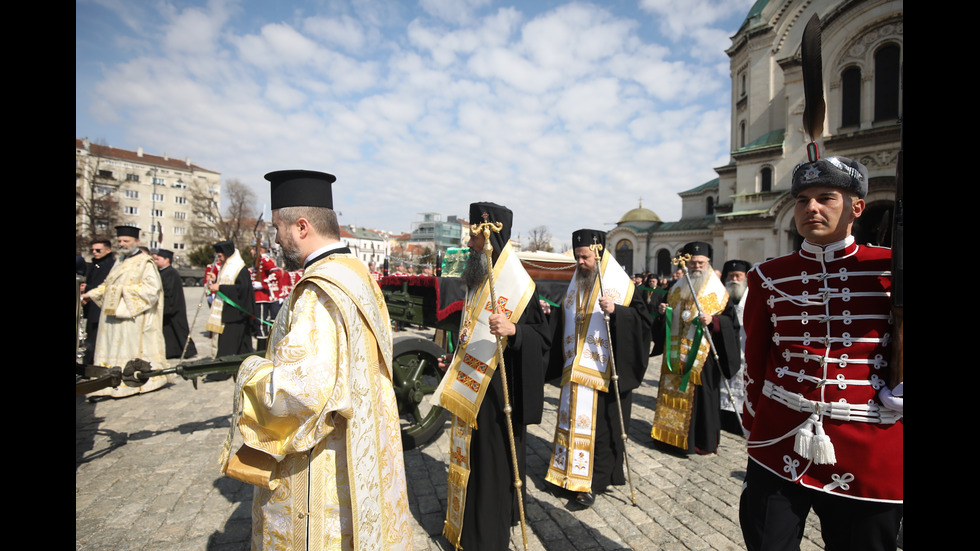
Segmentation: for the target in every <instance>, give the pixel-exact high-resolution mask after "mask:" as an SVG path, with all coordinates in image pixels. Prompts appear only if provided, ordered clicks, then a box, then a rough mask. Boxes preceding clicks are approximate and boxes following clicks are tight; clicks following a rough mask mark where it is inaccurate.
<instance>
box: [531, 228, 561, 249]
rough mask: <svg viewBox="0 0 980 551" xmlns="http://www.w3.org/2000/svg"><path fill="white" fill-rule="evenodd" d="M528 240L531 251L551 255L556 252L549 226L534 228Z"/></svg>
mask: <svg viewBox="0 0 980 551" xmlns="http://www.w3.org/2000/svg"><path fill="white" fill-rule="evenodd" d="M528 239H529V240H530V242H529V243H528V245H527V249H528V250H529V251H542V252H546V253H550V252H554V250H555V247H554V246H553V245H552V244H551V232H549V231H548V226H536V227H534V228H532V229H531V233H530V235H529V236H528Z"/></svg>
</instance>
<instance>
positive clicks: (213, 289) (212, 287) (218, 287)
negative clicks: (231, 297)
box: [208, 283, 221, 293]
mask: <svg viewBox="0 0 980 551" xmlns="http://www.w3.org/2000/svg"><path fill="white" fill-rule="evenodd" d="M208 290H210V291H211V292H212V293H217V292H218V291H220V290H221V285H218V284H217V283H212V284H211V285H208Z"/></svg>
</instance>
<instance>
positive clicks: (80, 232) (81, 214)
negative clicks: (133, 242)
mask: <svg viewBox="0 0 980 551" xmlns="http://www.w3.org/2000/svg"><path fill="white" fill-rule="evenodd" d="M102 142H104V140H99V141H98V142H96V143H90V142H88V140H85V141H84V145H85V150H86V151H87V152H88V155H81V156H77V157H76V159H75V216H76V218H77V219H78V224H76V226H75V228H76V234H75V241H76V243H75V245H76V247H77V248H79V250H81V248H82V247H84V246H85V245H88V244H89V243H90V242H91V241H92V240H93V239H98V238H111V237H114V233H113V228H115V227H116V226H117V225H119V224H120V223H122V222H124V219H123V215H122V210H121V209H120V208H119V201H118V199H116V197H115V193H116V192H118V191H119V186H120V185H121V184H122V182H121V181H120V180H118V179H117V178H116V177H115V175H114V174H113V173H112V171H111V170H105V163H104V160H105V156H104V154H105V151H106V149H107V148H106V145H105V144H104V143H102Z"/></svg>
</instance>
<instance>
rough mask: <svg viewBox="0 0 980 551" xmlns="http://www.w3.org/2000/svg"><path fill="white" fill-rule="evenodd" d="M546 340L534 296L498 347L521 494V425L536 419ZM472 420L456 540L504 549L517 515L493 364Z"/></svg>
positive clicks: (476, 546) (467, 545) (545, 324)
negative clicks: (503, 344) (514, 330)
mask: <svg viewBox="0 0 980 551" xmlns="http://www.w3.org/2000/svg"><path fill="white" fill-rule="evenodd" d="M550 344H551V339H550V332H549V330H548V321H547V320H546V319H545V316H544V312H543V311H542V310H541V305H540V304H539V303H538V300H537V297H536V296H535V297H534V298H533V299H531V301H530V302H529V303H528V305H527V307H526V308H525V309H524V313H523V314H522V315H521V317H520V319H519V320H518V321H517V334H516V335H513V336H511V337H508V339H507V347H506V348H505V349H504V362H505V366H506V368H507V386H508V388H509V389H510V392H511V399H510V404H511V408H512V410H513V411H512V412H511V421H512V424H513V427H514V440H515V442H516V445H517V446H516V447H517V464H518V467H519V468H520V472H521V482H522V486H521V490H522V493H523V494H524V495H525V496H526V494H527V484H523V482H524V480H525V470H526V469H525V458H526V454H525V445H526V439H525V436H526V434H527V428H526V427H527V425H536V424H538V423H540V422H541V413H542V411H543V408H544V367H545V355H546V354H547V352H548V347H549V345H550ZM476 422H477V427H478V428H477V429H476V430H474V431H473V434H472V439H471V440H470V458H471V472H470V476H469V481H468V482H467V485H466V505H465V508H464V510H463V530H462V534H461V535H460V545H461V546H462V547H463V549H466V550H483V549H489V550H494V551H496V550H501V549H507V548H508V546H509V545H510V527H511V526H514V525H516V524H518V523H519V522H520V514H519V511H518V504H517V491H516V490H515V489H514V471H513V463H512V461H511V450H510V440H509V437H508V436H507V424H506V422H507V419H506V414H505V413H504V398H503V383H502V382H501V380H500V367H499V366H498V367H497V370H496V371H494V373H493V378H492V379H491V380H490V387H489V389H488V390H487V393H486V396H485V397H484V399H483V403H482V404H481V405H480V411H479V413H478V414H477V416H476Z"/></svg>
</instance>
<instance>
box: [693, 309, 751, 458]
mask: <svg viewBox="0 0 980 551" xmlns="http://www.w3.org/2000/svg"><path fill="white" fill-rule="evenodd" d="M709 329H710V332H711V338H712V341H713V342H714V345H715V346H716V347H717V353H718V360H719V361H717V362H716V361H715V358H714V355H713V354H711V353H709V354H708V359H707V360H706V361H705V362H704V367H703V368H702V369H701V384H700V385H696V386H695V387H694V406H693V411H692V412H691V429H690V433H689V435H688V439H687V448H688V449H687V450H686V451H687V452H697V453H715V452H717V451H718V440H719V439H720V437H721V392H722V391H721V388H722V377H724V378H725V379H729V378H731V377H732V376H733V375H734V374H735V373H738V368H739V365H740V362H741V355H740V352H739V345H738V333H737V331H736V330H735V328H734V327H733V325H732V318H730V317H728V316H725V315H722V314H718V315H716V316H712V318H711V327H710V328H709Z"/></svg>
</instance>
